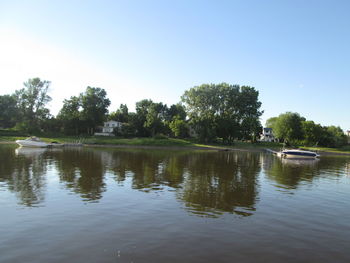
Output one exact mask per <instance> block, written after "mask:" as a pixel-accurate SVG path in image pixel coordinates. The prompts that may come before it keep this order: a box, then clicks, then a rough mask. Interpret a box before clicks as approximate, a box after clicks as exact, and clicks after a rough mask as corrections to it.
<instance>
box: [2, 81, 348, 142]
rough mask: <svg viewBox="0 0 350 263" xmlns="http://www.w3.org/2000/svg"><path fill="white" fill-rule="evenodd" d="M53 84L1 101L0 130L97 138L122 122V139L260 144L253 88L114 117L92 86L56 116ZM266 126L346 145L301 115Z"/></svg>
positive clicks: (29, 85) (290, 137)
mask: <svg viewBox="0 0 350 263" xmlns="http://www.w3.org/2000/svg"><path fill="white" fill-rule="evenodd" d="M50 84H51V83H50V81H46V80H41V79H40V78H33V79H29V80H28V81H26V82H24V84H23V88H22V89H19V90H16V91H15V92H14V94H9V95H2V96H0V127H2V128H12V129H15V130H19V131H25V132H27V133H37V132H40V131H41V132H42V131H44V132H55V133H58V132H59V133H62V134H65V135H93V134H94V133H95V132H96V131H97V129H98V127H100V126H101V125H103V122H104V121H107V120H115V121H119V122H121V123H123V125H122V127H121V128H120V129H116V130H115V134H116V135H117V136H122V137H155V136H160V137H162V136H167V137H177V138H186V137H188V136H189V135H190V134H192V135H194V136H195V137H197V138H198V139H199V140H200V141H202V142H218V141H219V142H223V143H225V144H232V143H233V141H234V140H249V141H252V142H255V141H257V140H258V138H259V136H260V134H261V132H262V125H261V123H260V116H261V115H262V114H263V111H262V110H261V102H260V101H259V92H258V91H257V90H256V89H255V88H254V87H250V86H240V85H231V84H228V83H219V84H202V85H200V86H195V87H192V88H190V89H189V90H186V91H185V92H184V94H183V95H182V96H181V98H180V101H179V103H176V104H173V105H170V106H167V105H166V104H164V103H162V102H154V101H152V100H151V99H144V100H141V101H138V102H136V105H135V112H130V111H129V109H128V107H127V105H126V104H121V105H120V106H119V108H117V109H115V110H114V111H112V112H109V111H108V108H109V106H110V104H111V101H110V99H109V98H108V97H107V93H106V91H105V90H104V89H102V88H98V87H90V86H88V87H87V88H86V90H85V91H84V92H82V93H80V94H77V95H76V96H71V97H70V98H67V99H65V100H64V101H63V106H62V108H61V109H60V111H59V113H58V114H57V116H53V115H52V114H51V113H50V110H49V109H48V108H47V104H48V103H49V102H50V101H51V100H52V98H51V97H50V96H49V95H48V93H49V86H50ZM267 127H271V128H273V130H274V133H275V135H276V137H278V138H279V139H280V141H281V142H288V143H295V142H298V143H300V142H301V143H303V144H305V145H315V144H318V145H322V146H340V145H343V144H344V143H345V141H346V137H345V136H344V133H343V131H342V130H341V129H340V128H339V127H335V126H329V127H323V126H321V125H319V124H315V123H314V122H312V121H306V119H305V118H303V117H301V116H300V115H299V114H297V113H289V112H287V113H285V114H281V115H280V116H278V117H274V118H270V119H269V120H268V121H267Z"/></svg>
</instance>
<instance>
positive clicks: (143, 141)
mask: <svg viewBox="0 0 350 263" xmlns="http://www.w3.org/2000/svg"><path fill="white" fill-rule="evenodd" d="M24 138H25V137H19V136H2V135H0V142H14V141H15V140H18V139H24ZM40 139H42V140H43V141H45V142H53V141H56V142H60V143H83V144H88V145H106V146H107V145H133V146H137V145H140V146H163V147H205V148H213V149H214V148H215V149H247V150H262V149H265V148H269V149H272V150H276V151H277V150H280V149H281V148H282V147H283V145H282V144H280V143H269V142H259V143H254V144H253V143H250V142H242V141H236V142H234V144H233V145H223V144H220V143H210V144H203V143H198V142H196V141H194V140H191V139H176V138H161V139H156V138H129V139H127V138H118V137H105V136H86V137H77V136H47V135H46V136H45V135H43V136H40ZM300 147H301V148H303V149H307V150H312V151H321V152H334V153H347V154H349V153H350V145H348V146H344V147H340V148H326V147H303V146H300Z"/></svg>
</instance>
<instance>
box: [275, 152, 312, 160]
mask: <svg viewBox="0 0 350 263" xmlns="http://www.w3.org/2000/svg"><path fill="white" fill-rule="evenodd" d="M277 155H278V156H279V157H282V158H286V159H315V158H318V157H319V155H318V154H317V153H315V152H308V151H282V152H279V153H277Z"/></svg>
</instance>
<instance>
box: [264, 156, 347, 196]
mask: <svg viewBox="0 0 350 263" xmlns="http://www.w3.org/2000/svg"><path fill="white" fill-rule="evenodd" d="M262 163H263V168H264V172H265V174H266V175H267V177H268V178H269V179H270V180H273V181H275V182H276V183H277V185H276V186H277V187H279V188H282V189H297V188H298V187H299V186H300V185H301V184H304V183H310V184H311V183H312V182H313V180H314V179H315V178H317V177H320V176H327V177H331V178H334V177H339V176H343V174H344V169H346V167H347V164H348V163H349V159H348V158H344V157H331V156H322V157H321V159H281V158H278V157H276V156H273V155H271V154H265V155H262Z"/></svg>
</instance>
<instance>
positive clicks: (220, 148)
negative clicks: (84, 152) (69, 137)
mask: <svg viewBox="0 0 350 263" xmlns="http://www.w3.org/2000/svg"><path fill="white" fill-rule="evenodd" d="M0 144H16V142H14V141H0ZM82 146H83V147H90V148H93V147H96V148H120V149H123V148H124V149H153V150H205V151H226V152H230V151H241V152H266V148H259V147H256V148H254V147H251V148H250V147H249V148H232V147H224V146H211V145H208V146H205V145H203V146H196V145H193V146H163V145H129V144H83V145H82ZM68 147H69V146H68ZM317 153H319V154H320V155H321V156H349V157H350V152H349V153H345V152H332V151H317Z"/></svg>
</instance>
